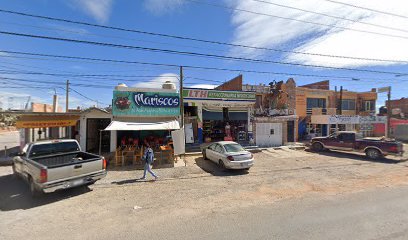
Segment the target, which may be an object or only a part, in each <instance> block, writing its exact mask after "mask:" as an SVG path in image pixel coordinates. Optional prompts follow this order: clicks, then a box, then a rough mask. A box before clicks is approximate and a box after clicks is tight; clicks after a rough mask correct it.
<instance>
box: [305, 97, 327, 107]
mask: <svg viewBox="0 0 408 240" xmlns="http://www.w3.org/2000/svg"><path fill="white" fill-rule="evenodd" d="M306 105H307V108H326V99H324V98H307V100H306Z"/></svg>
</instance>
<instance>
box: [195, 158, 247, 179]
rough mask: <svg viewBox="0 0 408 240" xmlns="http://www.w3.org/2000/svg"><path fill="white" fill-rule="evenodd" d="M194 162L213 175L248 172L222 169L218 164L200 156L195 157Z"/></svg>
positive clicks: (223, 175) (237, 174) (222, 175)
mask: <svg viewBox="0 0 408 240" xmlns="http://www.w3.org/2000/svg"><path fill="white" fill-rule="evenodd" d="M195 162H196V164H197V166H199V167H200V168H201V169H202V170H203V171H205V172H207V173H210V174H212V175H214V176H221V177H225V176H239V175H245V174H248V170H223V169H221V168H220V166H218V164H216V163H214V162H212V161H211V160H204V159H203V158H202V157H197V158H196V159H195Z"/></svg>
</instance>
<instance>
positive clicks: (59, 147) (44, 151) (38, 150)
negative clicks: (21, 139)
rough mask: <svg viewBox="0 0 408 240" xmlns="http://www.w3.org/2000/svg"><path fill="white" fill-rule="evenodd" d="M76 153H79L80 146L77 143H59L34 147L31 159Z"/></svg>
mask: <svg viewBox="0 0 408 240" xmlns="http://www.w3.org/2000/svg"><path fill="white" fill-rule="evenodd" d="M76 151H79V146H78V144H77V143H76V142H59V143H47V144H38V145H34V146H33V147H32V148H31V151H30V153H29V154H30V157H39V156H46V155H51V154H57V153H67V152H76Z"/></svg>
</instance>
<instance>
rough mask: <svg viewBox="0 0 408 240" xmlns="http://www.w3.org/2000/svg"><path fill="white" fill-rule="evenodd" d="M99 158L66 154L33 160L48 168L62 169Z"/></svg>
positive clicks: (88, 155) (90, 155)
mask: <svg viewBox="0 0 408 240" xmlns="http://www.w3.org/2000/svg"><path fill="white" fill-rule="evenodd" d="M98 158H99V156H97V155H94V154H90V153H86V152H73V153H64V154H59V155H52V156H41V157H33V158H31V160H33V161H35V162H37V163H39V164H41V165H44V166H46V167H47V168H56V167H62V166H65V165H71V164H74V163H84V162H87V161H90V160H91V161H92V160H95V159H98Z"/></svg>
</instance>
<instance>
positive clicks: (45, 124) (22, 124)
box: [16, 119, 77, 128]
mask: <svg viewBox="0 0 408 240" xmlns="http://www.w3.org/2000/svg"><path fill="white" fill-rule="evenodd" d="M76 124H77V120H69V119H67V120H38V121H17V122H16V127H17V128H49V127H69V126H75V125H76Z"/></svg>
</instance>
